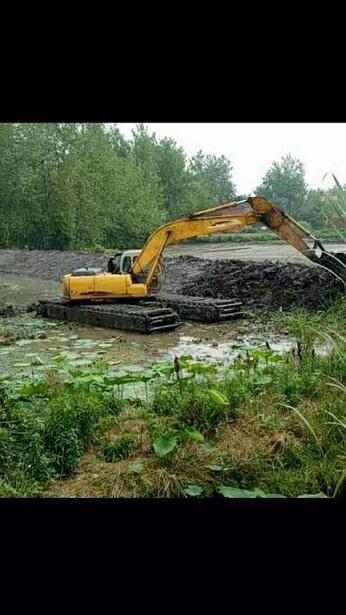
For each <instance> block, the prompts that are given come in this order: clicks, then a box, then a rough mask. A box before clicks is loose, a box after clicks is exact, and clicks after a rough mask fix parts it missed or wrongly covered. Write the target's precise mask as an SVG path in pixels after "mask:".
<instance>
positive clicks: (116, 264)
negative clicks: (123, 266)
mask: <svg viewBox="0 0 346 615" xmlns="http://www.w3.org/2000/svg"><path fill="white" fill-rule="evenodd" d="M120 261H121V252H118V253H117V254H116V255H115V256H114V273H120Z"/></svg>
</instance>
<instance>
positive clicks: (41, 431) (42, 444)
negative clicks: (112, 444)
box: [0, 393, 107, 497]
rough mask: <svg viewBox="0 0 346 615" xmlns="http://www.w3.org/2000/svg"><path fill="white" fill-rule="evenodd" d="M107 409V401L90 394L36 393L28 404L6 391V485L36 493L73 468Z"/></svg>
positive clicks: (0, 435)
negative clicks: (43, 396) (43, 395)
mask: <svg viewBox="0 0 346 615" xmlns="http://www.w3.org/2000/svg"><path fill="white" fill-rule="evenodd" d="M106 412H107V407H106V406H105V405H104V403H103V400H102V399H100V398H99V397H98V396H95V395H94V394H90V393H89V394H86V393H78V394H76V393H63V394H62V395H58V396H57V397H55V398H46V399H39V398H35V397H33V402H32V403H30V404H26V406H25V407H23V406H22V405H21V404H20V403H19V402H18V401H13V400H12V399H11V398H8V397H7V395H6V393H3V394H2V402H1V406H0V426H1V427H0V481H3V483H6V490H7V491H8V490H9V491H8V492H10V491H11V490H13V494H16V495H34V494H35V493H36V492H39V490H40V488H41V486H44V485H46V484H48V483H49V482H50V481H51V480H52V479H53V478H55V477H57V476H65V475H68V474H71V473H72V472H74V471H75V469H76V467H77V465H78V461H79V458H80V456H81V454H82V453H83V452H84V451H85V450H86V449H87V448H88V447H89V445H90V444H91V442H93V441H94V439H95V438H96V434H97V430H98V425H99V423H100V421H101V420H102V418H103V417H105V415H106ZM4 489H5V487H4ZM0 492H1V489H0ZM4 497H6V496H4Z"/></svg>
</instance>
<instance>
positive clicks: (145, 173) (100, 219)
mask: <svg viewBox="0 0 346 615" xmlns="http://www.w3.org/2000/svg"><path fill="white" fill-rule="evenodd" d="M255 192H256V193H257V194H260V195H261V196H265V197H266V198H268V199H269V200H272V201H273V203H275V204H277V205H278V206H279V207H281V208H282V209H284V210H285V211H287V212H288V213H290V215H292V216H293V217H295V218H296V219H299V220H302V221H304V220H305V221H307V222H308V223H310V226H311V227H318V226H323V224H324V213H323V207H322V205H323V206H324V205H325V204H326V201H327V200H328V199H326V197H328V193H327V192H325V191H322V190H311V189H308V186H307V184H306V180H305V171H304V166H303V164H302V163H301V162H300V161H299V160H297V159H296V158H293V157H292V156H291V155H288V156H286V157H284V158H283V159H282V160H281V161H280V162H274V163H273V165H272V167H271V168H270V169H269V170H268V172H267V173H266V175H265V177H264V178H263V181H262V184H261V186H259V187H258V188H257V189H256V191H255ZM246 196H247V195H238V196H237V190H236V186H235V184H234V181H233V167H232V164H231V161H230V160H228V159H227V158H226V157H225V156H211V155H206V154H204V153H203V152H202V151H199V152H198V153H197V154H196V155H195V156H193V157H192V158H190V159H189V158H188V157H187V155H186V153H185V151H184V150H183V148H182V147H179V145H178V144H177V143H175V141H173V140H172V139H170V138H158V137H157V136H156V135H155V134H150V133H149V131H148V130H147V129H146V128H145V127H144V126H143V125H142V124H139V125H138V126H137V127H136V129H135V130H134V131H133V132H132V137H131V138H130V139H125V138H124V137H123V136H122V134H121V132H120V131H119V129H118V127H117V126H116V125H111V126H110V125H105V124H101V123H78V124H77V123H50V124H47V123H40V124H34V123H6V124H0V210H1V212H0V248H29V249H81V250H82V249H85V248H90V247H96V246H104V247H113V248H115V247H116V248H126V247H127V248H130V247H141V245H142V244H143V242H144V241H145V239H146V238H147V236H148V235H149V233H151V232H152V231H153V230H154V229H155V228H156V227H158V226H160V225H161V224H164V223H165V222H166V221H168V220H170V219H174V218H177V217H179V216H181V215H183V214H186V213H190V212H193V211H198V210H201V209H206V208H208V207H212V206H214V205H219V204H222V203H227V202H229V201H232V200H234V199H235V198H239V197H246Z"/></svg>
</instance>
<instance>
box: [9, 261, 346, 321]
mask: <svg viewBox="0 0 346 615" xmlns="http://www.w3.org/2000/svg"><path fill="white" fill-rule="evenodd" d="M108 258H109V257H108V256H105V255H104V254H86V253H82V252H72V251H71V252H70V251H67V252H57V251H41V250H33V251H24V250H23V251H21V250H0V273H1V272H3V273H9V274H21V275H24V276H30V277H32V278H41V279H50V280H58V281H60V280H62V278H63V276H64V275H65V274H66V273H70V272H71V271H72V270H73V269H77V268H79V267H101V268H106V266H107V261H108ZM164 264H165V270H166V279H165V284H164V288H163V290H164V292H169V293H179V294H186V295H192V296H198V297H215V298H219V299H236V300H240V301H242V302H243V303H244V306H245V307H258V308H262V307H268V308H270V307H272V308H280V307H282V308H284V309H289V308H293V307H305V308H307V309H316V308H318V307H321V306H322V305H323V304H324V303H325V302H326V300H329V299H331V298H334V297H335V296H336V295H337V294H338V293H339V292H344V285H343V284H342V283H341V282H339V281H338V280H337V279H336V278H335V277H334V276H333V275H332V274H330V273H329V272H327V271H326V270H324V269H322V268H320V267H317V266H311V265H307V266H305V265H300V264H292V263H282V262H272V261H262V262H254V261H244V260H226V259H223V260H209V259H204V258H197V257H194V256H179V257H173V258H165V259H164Z"/></svg>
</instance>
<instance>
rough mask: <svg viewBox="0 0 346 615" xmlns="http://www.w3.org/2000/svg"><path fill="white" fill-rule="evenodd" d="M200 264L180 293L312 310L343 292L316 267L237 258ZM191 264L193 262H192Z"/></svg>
mask: <svg viewBox="0 0 346 615" xmlns="http://www.w3.org/2000/svg"><path fill="white" fill-rule="evenodd" d="M197 260H198V259H197ZM202 264H203V267H202V271H201V270H200V271H199V274H198V275H197V276H196V277H195V278H193V277H192V278H191V277H190V280H188V281H186V282H185V283H184V284H183V285H182V287H181V288H180V289H179V292H180V293H183V294H186V295H192V296H195V297H196V296H200V297H216V298H219V299H237V300H239V301H242V302H243V304H244V306H245V307H250V308H255V307H256V308H280V307H282V308H284V309H292V308H297V307H302V308H306V309H309V310H313V309H317V308H319V307H322V306H323V305H324V304H325V303H326V302H327V301H328V300H330V299H333V298H334V297H336V295H337V294H338V293H340V292H344V285H343V284H342V282H340V281H338V280H337V279H336V278H335V276H333V274H331V273H329V272H328V271H326V270H325V269H322V268H321V267H317V266H304V265H300V264H290V263H278V262H276V263H274V262H271V261H264V262H262V263H256V262H253V261H252V262H250V261H249V262H244V261H240V260H227V261H226V260H222V261H211V260H203V261H202ZM186 265H187V263H186ZM191 267H192V269H193V268H194V267H195V264H194V263H191Z"/></svg>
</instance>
